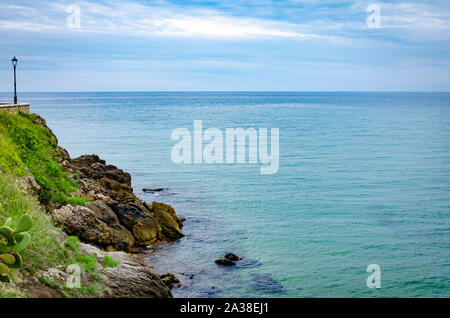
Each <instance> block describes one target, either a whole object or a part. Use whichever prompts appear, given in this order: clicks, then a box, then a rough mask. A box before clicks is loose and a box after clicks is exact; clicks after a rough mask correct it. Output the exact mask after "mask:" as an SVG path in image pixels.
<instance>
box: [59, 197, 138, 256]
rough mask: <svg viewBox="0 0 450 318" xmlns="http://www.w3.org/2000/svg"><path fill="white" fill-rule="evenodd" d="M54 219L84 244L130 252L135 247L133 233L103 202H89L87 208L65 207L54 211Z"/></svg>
mask: <svg viewBox="0 0 450 318" xmlns="http://www.w3.org/2000/svg"><path fill="white" fill-rule="evenodd" d="M52 219H53V221H54V222H55V223H56V225H57V226H60V227H62V228H63V229H64V231H65V232H66V233H68V234H69V235H76V236H78V237H79V238H80V239H81V240H82V241H84V242H90V243H94V244H96V245H98V246H101V247H103V248H107V247H108V246H112V247H113V248H114V249H117V250H124V251H129V250H130V249H131V247H132V246H133V245H134V238H133V236H132V235H131V233H130V232H129V231H128V230H127V229H126V228H125V227H123V226H122V225H121V224H120V223H119V220H118V219H117V216H116V215H115V214H114V212H112V210H111V209H110V208H109V207H108V206H107V205H105V204H103V203H101V202H89V203H87V204H86V206H85V207H83V206H76V207H73V206H71V205H66V206H63V207H62V208H60V209H56V210H54V211H53V213H52Z"/></svg>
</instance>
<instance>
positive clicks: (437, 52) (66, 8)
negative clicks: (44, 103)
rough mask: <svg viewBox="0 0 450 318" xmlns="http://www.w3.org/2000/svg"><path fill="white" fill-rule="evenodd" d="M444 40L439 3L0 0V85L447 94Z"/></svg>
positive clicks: (447, 27)
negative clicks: (14, 70)
mask: <svg viewBox="0 0 450 318" xmlns="http://www.w3.org/2000/svg"><path fill="white" fill-rule="evenodd" d="M373 4H376V5H378V7H379V8H380V22H381V25H380V27H379V28H374V26H376V24H374V22H376V20H373V19H372V18H369V24H368V23H367V22H368V21H367V19H368V17H369V16H370V15H371V14H373V13H375V11H370V12H367V8H368V6H370V5H373ZM372 7H373V6H372ZM78 8H79V9H80V11H79V16H80V19H79V20H78V19H77V9H78ZM78 21H79V25H78ZM78 26H79V27H78ZM449 40H450V1H448V0H430V1H427V0H423V1H412V0H406V1H404V2H403V1H383V2H375V1H371V0H369V1H356V0H353V1H352V0H334V1H331V0H286V1H281V0H245V1H244V0H234V1H233V0H209V1H202V0H190V1H178V0H172V1H170V0H155V1H144V0H134V1H132V0H125V1H124V0H99V1H76V0H69V1H45V0H44V1H30V0H29V1H21V0H1V1H0V46H1V50H0V91H1V92H6V91H9V90H10V89H11V80H12V77H11V76H12V74H11V64H10V63H11V62H10V60H11V58H12V57H13V56H17V57H18V58H19V89H20V90H21V91H133V90H134V91H136V90H137V91H161V90H162V91H180V90H181V91H201V90H233V91H236V90H252V91H262V90H271V91H336V90H363V91H379V90H441V91H442V90H444V91H449V90H450V76H449V75H450V41H449Z"/></svg>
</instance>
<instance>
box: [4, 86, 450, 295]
mask: <svg viewBox="0 0 450 318" xmlns="http://www.w3.org/2000/svg"><path fill="white" fill-rule="evenodd" d="M10 95H11V94H5V93H2V94H0V100H2V101H7V100H10V99H11V96H10ZM19 102H29V103H30V104H31V111H32V112H34V113H37V114H39V115H41V116H42V117H44V118H45V119H46V121H47V124H48V126H49V127H50V128H51V129H52V130H53V131H54V133H55V134H56V135H57V136H58V139H59V143H60V145H61V146H62V147H64V148H66V149H67V150H68V151H69V153H70V155H71V156H72V157H76V156H80V155H83V154H98V155H99V156H100V157H101V158H103V159H105V160H106V161H107V163H109V164H113V165H116V166H118V167H119V168H121V169H123V170H125V171H127V172H129V173H130V174H131V175H132V182H133V188H134V190H135V192H136V194H137V195H138V197H139V198H141V199H142V200H145V201H147V202H152V201H158V202H164V203H167V204H171V205H172V206H173V207H174V208H175V210H176V212H177V214H178V215H179V216H182V217H183V218H185V219H186V220H185V222H184V227H183V233H184V234H185V236H184V237H183V238H181V239H180V240H178V241H176V242H173V243H162V244H158V245H156V246H151V247H148V248H146V249H145V250H144V251H143V252H142V255H141V256H142V257H143V258H144V259H145V260H146V262H147V263H148V265H149V266H151V267H153V268H154V269H155V271H157V272H158V273H160V274H162V273H166V272H171V273H173V274H175V276H177V277H178V278H179V279H180V281H181V286H180V287H178V288H175V289H173V290H172V292H173V295H174V296H175V297H449V296H450V93H446V92H440V93H439V92H86V93H20V94H19ZM194 121H202V126H203V127H202V129H203V130H202V131H205V130H206V129H208V128H215V129H216V130H215V131H217V129H218V130H220V131H221V132H223V134H224V139H225V132H226V129H227V128H243V129H244V130H245V129H249V128H250V129H254V130H255V131H256V132H260V130H259V129H260V128H267V129H268V135H269V137H270V131H271V129H278V131H279V140H278V144H279V150H278V158H279V164H278V170H277V171H276V172H275V173H272V174H261V166H262V163H261V162H259V161H258V162H256V163H255V162H252V163H249V157H248V158H247V156H246V158H245V159H246V161H245V162H241V163H220V162H213V163H207V162H204V161H202V162H199V163H193V162H192V163H188V162H181V163H179V162H178V163H177V162H175V161H176V160H174V158H173V154H172V152H173V149H174V147H175V145H177V144H178V143H179V140H175V139H173V138H172V137H173V133H174V131H176V130H177V129H180V128H184V130H182V131H184V132H186V131H188V132H190V133H191V134H192V137H193V132H194ZM178 131H179V130H178ZM259 136H260V135H259ZM269 140H270V138H269ZM248 141H249V140H248ZM192 143H193V141H192ZM204 144H208V143H207V142H204ZM270 145H271V143H269V145H268V148H269V150H270ZM249 146H250V142H248V145H245V148H246V149H247V150H249ZM224 147H225V141H224ZM225 150H226V149H224V151H225ZM192 156H193V149H192ZM247 159H248V160H247ZM144 188H163V189H164V190H163V191H161V192H154V193H144V192H143V190H142V189H144ZM229 252H231V253H234V254H236V255H239V256H241V257H242V258H243V260H242V261H238V262H236V265H235V266H231V267H225V266H219V265H217V264H216V263H215V260H216V259H218V258H220V257H223V256H224V255H225V254H226V253H229Z"/></svg>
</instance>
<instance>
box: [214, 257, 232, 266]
mask: <svg viewBox="0 0 450 318" xmlns="http://www.w3.org/2000/svg"><path fill="white" fill-rule="evenodd" d="M215 263H216V264H218V265H223V266H234V265H236V263H235V262H233V261H230V260H228V259H226V258H223V257H221V258H219V259H218V260H216V261H215Z"/></svg>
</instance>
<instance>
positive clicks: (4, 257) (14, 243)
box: [0, 214, 33, 282]
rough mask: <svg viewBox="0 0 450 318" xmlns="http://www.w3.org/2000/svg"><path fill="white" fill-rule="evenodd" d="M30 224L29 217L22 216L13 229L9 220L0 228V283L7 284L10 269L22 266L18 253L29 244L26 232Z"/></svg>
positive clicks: (28, 235) (29, 238)
mask: <svg viewBox="0 0 450 318" xmlns="http://www.w3.org/2000/svg"><path fill="white" fill-rule="evenodd" d="M32 223H33V222H32V220H31V217H30V216H29V215H27V214H24V215H22V216H21V217H20V219H19V222H17V224H16V226H15V227H14V228H12V219H11V218H8V219H7V220H6V222H5V224H3V225H2V226H1V227H0V235H2V236H3V238H4V240H2V239H0V281H2V282H9V273H10V269H11V268H20V267H21V266H22V256H21V255H20V251H22V250H24V249H25V248H26V247H27V246H28V244H30V242H31V236H30V234H29V233H28V232H27V231H28V230H29V229H30V228H31V225H32ZM0 238H1V237H0Z"/></svg>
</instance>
